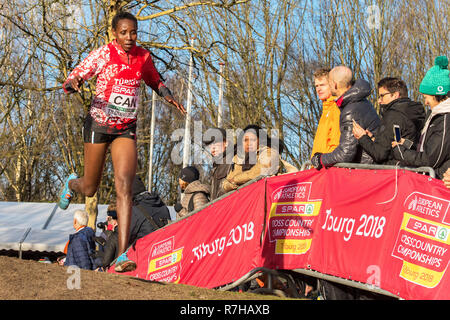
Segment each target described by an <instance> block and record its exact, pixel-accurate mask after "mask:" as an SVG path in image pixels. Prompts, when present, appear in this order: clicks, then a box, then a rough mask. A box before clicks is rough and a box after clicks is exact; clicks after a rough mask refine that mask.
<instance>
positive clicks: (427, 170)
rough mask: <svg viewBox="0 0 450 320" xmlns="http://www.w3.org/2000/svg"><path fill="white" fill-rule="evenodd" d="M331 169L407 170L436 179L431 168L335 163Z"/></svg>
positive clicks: (305, 163) (305, 164)
mask: <svg viewBox="0 0 450 320" xmlns="http://www.w3.org/2000/svg"><path fill="white" fill-rule="evenodd" d="M307 166H312V164H311V162H310V161H306V162H304V163H303V164H302V167H301V169H300V171H303V170H306V167H307ZM333 167H336V168H346V169H368V170H407V171H412V172H416V173H422V174H428V175H429V176H430V178H436V174H435V172H434V169H433V168H431V167H417V168H412V167H402V166H393V165H382V164H364V163H348V162H342V163H336V164H335V165H334V166H333Z"/></svg>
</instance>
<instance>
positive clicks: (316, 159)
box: [311, 152, 323, 170]
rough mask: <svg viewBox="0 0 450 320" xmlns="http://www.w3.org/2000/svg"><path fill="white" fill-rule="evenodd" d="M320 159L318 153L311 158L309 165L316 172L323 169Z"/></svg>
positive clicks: (320, 155)
mask: <svg viewBox="0 0 450 320" xmlns="http://www.w3.org/2000/svg"><path fill="white" fill-rule="evenodd" d="M321 157H322V154H321V153H320V152H316V153H315V154H314V155H313V157H312V158H311V163H312V165H313V166H314V168H316V169H317V170H320V169H322V168H323V165H322V160H321V159H320V158H321Z"/></svg>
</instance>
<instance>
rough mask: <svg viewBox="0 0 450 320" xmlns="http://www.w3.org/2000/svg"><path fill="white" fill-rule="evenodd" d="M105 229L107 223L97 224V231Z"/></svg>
mask: <svg viewBox="0 0 450 320" xmlns="http://www.w3.org/2000/svg"><path fill="white" fill-rule="evenodd" d="M107 227H108V222H107V221H105V222H99V223H97V228H99V229H103V230H106V228H107Z"/></svg>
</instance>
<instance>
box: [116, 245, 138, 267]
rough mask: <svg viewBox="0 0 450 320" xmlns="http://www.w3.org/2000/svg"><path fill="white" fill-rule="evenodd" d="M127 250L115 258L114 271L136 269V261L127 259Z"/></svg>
mask: <svg viewBox="0 0 450 320" xmlns="http://www.w3.org/2000/svg"><path fill="white" fill-rule="evenodd" d="M127 252H128V250H127V251H125V252H124V253H122V254H121V255H120V256H119V257H118V258H117V260H116V265H115V267H114V271H116V272H128V271H133V270H135V269H136V262H134V261H132V260H130V259H128V256H127Z"/></svg>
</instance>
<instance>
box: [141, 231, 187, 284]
mask: <svg viewBox="0 0 450 320" xmlns="http://www.w3.org/2000/svg"><path fill="white" fill-rule="evenodd" d="M174 247H175V237H173V236H172V237H170V238H168V239H166V240H163V241H160V242H158V243H155V244H153V245H152V248H151V250H150V255H149V258H148V272H147V277H146V279H147V280H151V281H165V282H175V283H178V282H179V281H180V273H181V263H180V262H181V259H182V258H183V247H181V248H178V249H174Z"/></svg>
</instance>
